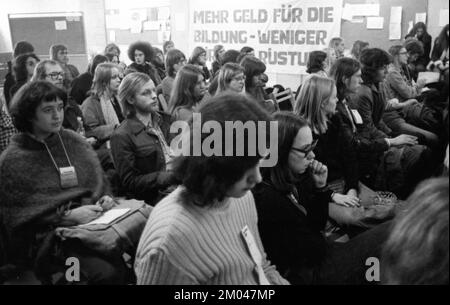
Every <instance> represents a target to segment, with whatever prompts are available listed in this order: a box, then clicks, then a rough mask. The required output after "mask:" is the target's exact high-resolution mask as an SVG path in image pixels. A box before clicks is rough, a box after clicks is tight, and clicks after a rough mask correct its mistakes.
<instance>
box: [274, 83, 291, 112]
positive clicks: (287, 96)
mask: <svg viewBox="0 0 450 305" xmlns="http://www.w3.org/2000/svg"><path fill="white" fill-rule="evenodd" d="M272 94H273V96H274V97H275V100H276V102H277V103H278V105H279V104H280V103H282V102H284V101H289V102H290V107H291V110H292V109H294V104H295V98H294V94H293V93H292V90H291V89H289V88H288V89H286V90H285V91H282V92H278V88H275V89H274V90H273V92H272ZM280 108H281V107H280Z"/></svg>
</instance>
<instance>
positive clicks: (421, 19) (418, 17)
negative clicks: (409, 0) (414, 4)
mask: <svg viewBox="0 0 450 305" xmlns="http://www.w3.org/2000/svg"><path fill="white" fill-rule="evenodd" d="M418 22H423V23H427V13H417V14H416V23H418Z"/></svg>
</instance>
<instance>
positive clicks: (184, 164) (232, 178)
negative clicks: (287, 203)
mask: <svg viewBox="0 0 450 305" xmlns="http://www.w3.org/2000/svg"><path fill="white" fill-rule="evenodd" d="M199 113H200V115H201V119H202V129H203V126H205V127H206V124H208V123H209V122H211V121H213V122H216V123H218V124H219V125H220V126H221V129H222V131H225V122H227V121H228V122H242V123H243V124H246V123H254V124H255V126H256V127H257V128H255V129H256V133H255V134H249V133H248V132H245V133H244V139H243V141H244V143H245V144H244V146H245V148H244V153H243V156H238V154H237V149H238V148H236V146H237V145H236V143H238V142H237V141H236V137H237V134H236V132H234V134H233V151H232V152H233V153H232V156H228V157H227V156H225V151H227V148H229V147H227V145H229V143H227V145H225V144H226V143H225V141H226V140H227V139H226V137H225V136H224V134H222V139H221V152H222V156H205V155H203V152H202V155H201V156H192V155H193V154H191V156H182V157H178V158H176V159H175V160H174V173H175V176H176V177H177V178H178V179H179V180H180V181H182V184H183V185H184V186H185V187H186V191H185V193H184V195H183V200H184V201H185V202H187V203H191V204H194V205H197V206H209V205H213V204H214V203H215V202H216V201H217V200H218V201H222V200H223V199H224V198H225V197H226V196H227V192H228V190H229V189H230V188H231V187H232V186H233V185H234V184H235V183H236V182H238V181H239V180H240V179H242V177H243V175H244V174H245V172H246V171H248V170H249V169H251V168H254V167H255V166H256V165H257V164H258V163H259V162H260V160H261V159H262V158H263V156H260V155H258V153H257V154H256V156H254V155H253V156H252V155H251V152H250V151H249V150H248V146H249V143H250V140H251V142H253V143H256V147H258V145H259V143H258V141H260V137H263V136H262V135H260V133H261V132H262V131H261V130H260V128H258V122H266V126H267V129H266V130H264V132H265V133H266V134H265V136H267V135H269V134H270V133H269V128H270V120H271V119H270V116H269V114H268V113H267V112H265V111H264V110H263V109H262V108H261V107H260V106H259V105H258V104H257V103H256V102H254V101H252V100H250V99H249V98H248V97H246V96H243V95H239V94H224V95H218V96H216V97H213V98H212V99H211V100H209V101H208V102H206V103H205V104H204V105H203V106H202V107H201V108H200V109H199ZM192 125H193V124H192V120H191V122H190V126H189V129H190V137H191V141H190V143H189V145H190V151H191V152H192V151H194V147H193V146H194V145H195V143H194V141H193V140H192V137H193V132H194V131H193V127H192ZM208 130H211V129H208ZM211 132H212V131H211ZM210 135H211V133H202V135H201V143H202V144H201V145H202V146H203V143H204V142H205V140H206V139H207V138H208V137H209V136H210ZM250 136H251V137H252V138H250ZM253 137H255V138H253ZM209 140H210V139H209ZM209 140H208V141H209ZM240 148H242V147H239V149H240ZM252 148H253V147H252Z"/></svg>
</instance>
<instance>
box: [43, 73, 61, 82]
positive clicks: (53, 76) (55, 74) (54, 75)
mask: <svg viewBox="0 0 450 305" xmlns="http://www.w3.org/2000/svg"><path fill="white" fill-rule="evenodd" d="M45 76H46V77H47V76H50V78H51V79H52V80H57V79H58V78H60V77H61V78H64V72H53V73H50V74H46V75H45Z"/></svg>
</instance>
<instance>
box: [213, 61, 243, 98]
mask: <svg viewBox="0 0 450 305" xmlns="http://www.w3.org/2000/svg"><path fill="white" fill-rule="evenodd" d="M244 72H245V71H244V68H243V67H242V66H240V65H238V64H235V63H227V64H225V65H223V66H222V67H221V68H220V70H219V80H218V82H219V86H218V88H217V92H216V94H220V93H225V92H234V93H243V92H244V91H243V90H244V87H245V74H244Z"/></svg>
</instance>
